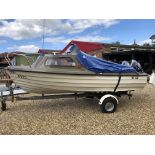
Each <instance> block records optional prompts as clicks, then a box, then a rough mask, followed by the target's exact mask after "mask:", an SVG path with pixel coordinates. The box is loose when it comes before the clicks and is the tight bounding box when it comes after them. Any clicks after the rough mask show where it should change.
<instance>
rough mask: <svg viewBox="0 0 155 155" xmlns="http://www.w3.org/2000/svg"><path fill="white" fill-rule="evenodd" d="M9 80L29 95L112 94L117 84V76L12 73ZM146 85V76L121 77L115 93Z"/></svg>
mask: <svg viewBox="0 0 155 155" xmlns="http://www.w3.org/2000/svg"><path fill="white" fill-rule="evenodd" d="M11 78H12V80H13V81H14V82H15V83H16V85H19V86H20V87H21V88H22V89H24V90H25V91H27V92H29V93H39V94H41V93H44V94H54V93H73V92H75V93H76V92H113V91H114V89H115V87H116V85H117V83H118V79H119V76H118V75H106V76H104V75H78V74H77V75H75V74H57V73H54V74H53V73H46V72H43V73H38V72H22V71H13V74H12V76H11ZM146 83H147V76H146V75H145V76H141V75H137V76H136V75H122V76H121V80H120V83H119V85H118V87H117V89H116V92H119V91H132V90H138V89H142V88H143V87H144V86H145V84H146Z"/></svg>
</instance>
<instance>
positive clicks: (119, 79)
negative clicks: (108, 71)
mask: <svg viewBox="0 0 155 155" xmlns="http://www.w3.org/2000/svg"><path fill="white" fill-rule="evenodd" d="M120 81H121V74H120V73H119V78H118V82H117V85H116V87H115V89H114V92H116V90H117V88H118V86H119V83H120Z"/></svg>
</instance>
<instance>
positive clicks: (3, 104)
mask: <svg viewBox="0 0 155 155" xmlns="http://www.w3.org/2000/svg"><path fill="white" fill-rule="evenodd" d="M1 103H2V107H1V109H2V111H5V110H6V101H2V102H1Z"/></svg>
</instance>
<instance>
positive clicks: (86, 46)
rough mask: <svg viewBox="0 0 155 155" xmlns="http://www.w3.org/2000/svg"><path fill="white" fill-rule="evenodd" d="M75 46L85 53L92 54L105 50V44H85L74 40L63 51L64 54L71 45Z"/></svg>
mask: <svg viewBox="0 0 155 155" xmlns="http://www.w3.org/2000/svg"><path fill="white" fill-rule="evenodd" d="M73 44H75V45H76V46H77V47H78V48H79V49H80V50H81V51H83V52H86V53H87V52H91V51H95V50H100V49H102V48H104V46H103V44H101V43H96V42H84V41H75V40H72V41H71V42H70V43H69V44H68V45H67V46H66V47H65V48H64V49H63V50H62V53H64V52H65V51H66V50H67V49H68V48H69V47H70V46H71V45H73Z"/></svg>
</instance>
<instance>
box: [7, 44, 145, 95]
mask: <svg viewBox="0 0 155 155" xmlns="http://www.w3.org/2000/svg"><path fill="white" fill-rule="evenodd" d="M7 70H9V72H10V73H11V74H10V76H11V79H12V80H13V81H14V83H16V85H19V86H20V87H21V88H22V89H24V90H26V91H27V92H29V93H39V94H56V93H79V92H92V93H93V92H127V91H134V90H137V89H142V88H143V87H144V86H145V84H146V83H147V77H148V75H147V74H145V73H143V72H138V71H136V69H134V68H133V67H130V66H127V65H121V64H117V63H113V62H109V61H105V60H102V59H99V58H95V57H93V56H90V55H87V54H86V53H83V52H82V51H80V50H79V49H77V47H76V46H75V45H73V47H72V48H71V49H70V51H69V52H67V53H66V54H64V55H40V56H39V57H38V58H37V60H36V61H35V63H34V64H33V65H32V66H18V67H17V66H9V67H8V68H7Z"/></svg>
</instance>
